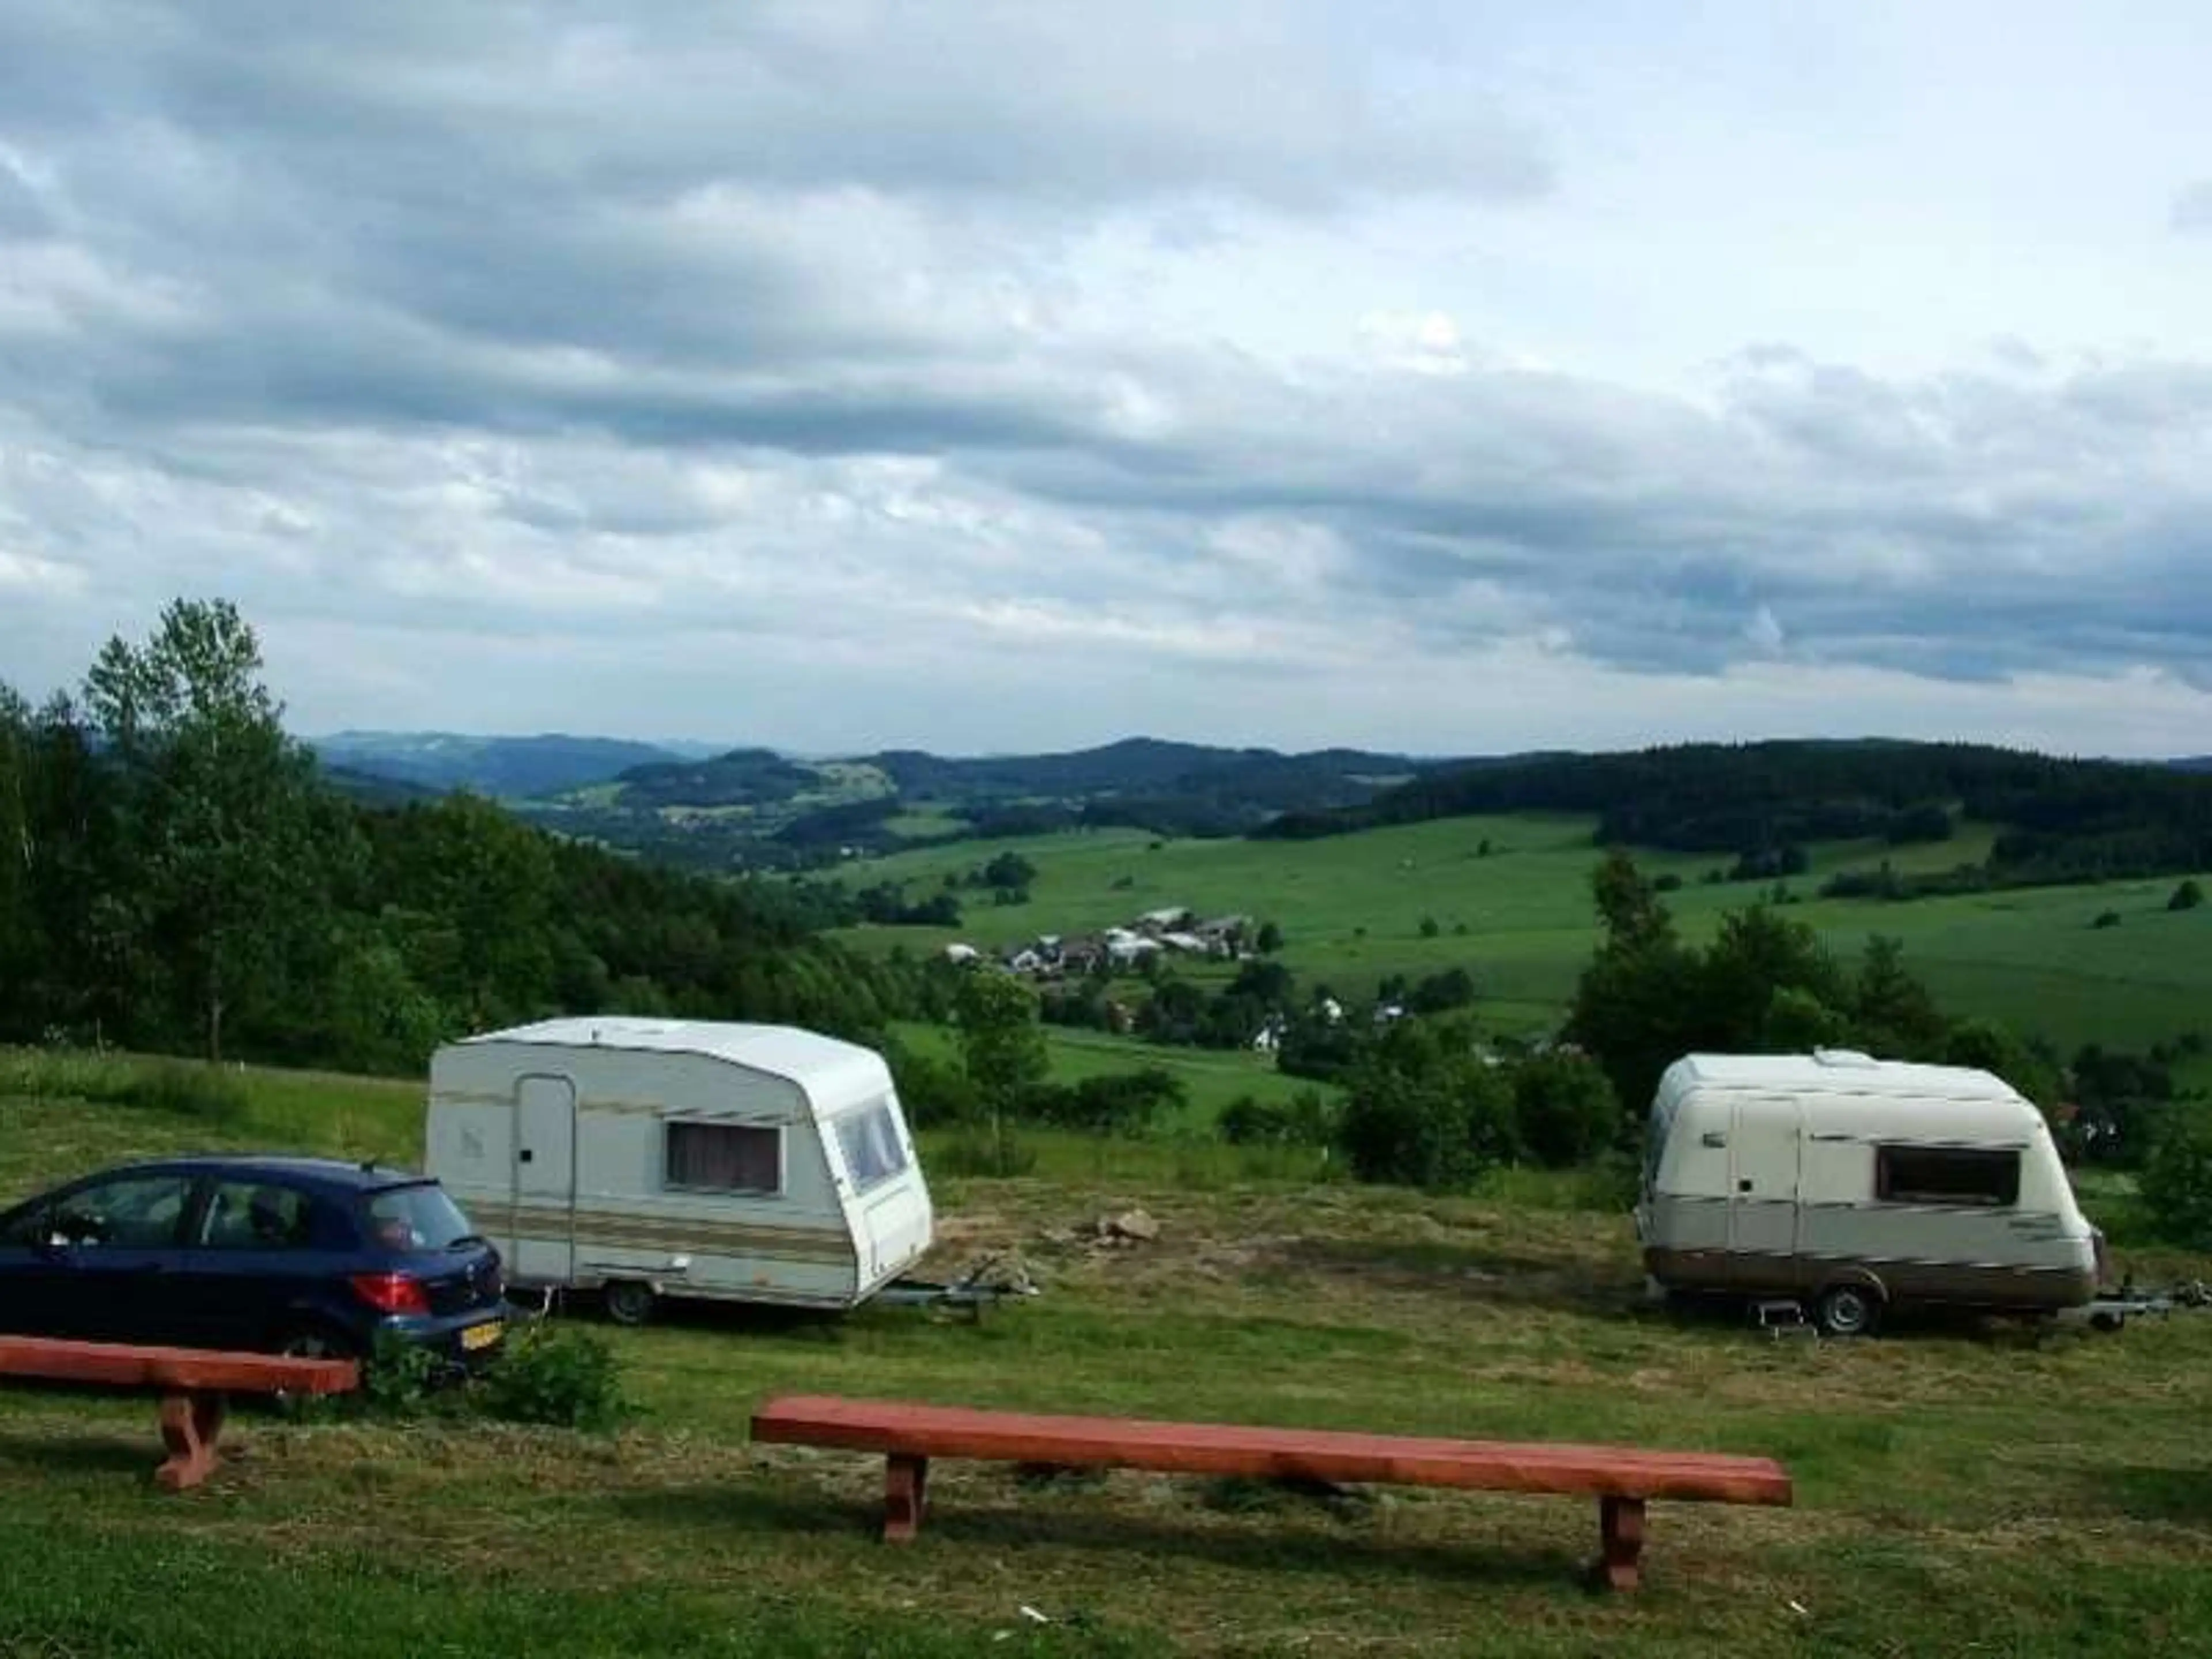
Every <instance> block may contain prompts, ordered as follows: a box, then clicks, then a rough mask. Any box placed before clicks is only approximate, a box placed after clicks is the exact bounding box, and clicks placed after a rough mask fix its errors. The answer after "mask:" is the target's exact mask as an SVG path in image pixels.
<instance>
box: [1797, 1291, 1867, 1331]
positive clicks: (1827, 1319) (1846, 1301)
mask: <svg viewBox="0 0 2212 1659" xmlns="http://www.w3.org/2000/svg"><path fill="white" fill-rule="evenodd" d="M1813 1316H1814V1319H1816V1320H1817V1321H1818V1322H1820V1334H1822V1335H1823V1336H1870V1335H1872V1334H1874V1328H1875V1326H1876V1325H1878V1324H1879V1323H1881V1294H1880V1292H1878V1291H1875V1290H1873V1289H1872V1288H1870V1287H1869V1286H1868V1285H1829V1286H1828V1288H1827V1289H1826V1290H1825V1291H1821V1292H1820V1300H1819V1301H1818V1302H1817V1303H1815V1304H1814V1312H1813Z"/></svg>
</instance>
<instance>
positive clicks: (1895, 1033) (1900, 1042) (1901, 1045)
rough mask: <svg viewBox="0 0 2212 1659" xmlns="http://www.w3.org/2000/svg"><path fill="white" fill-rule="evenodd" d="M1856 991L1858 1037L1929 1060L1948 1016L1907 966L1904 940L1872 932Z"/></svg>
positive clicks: (1871, 1046)
mask: <svg viewBox="0 0 2212 1659" xmlns="http://www.w3.org/2000/svg"><path fill="white" fill-rule="evenodd" d="M1850 1010H1851V1018H1852V1023H1853V1024H1855V1025H1856V1026H1857V1033H1858V1041H1859V1042H1860V1043H1861V1044H1862V1045H1863V1046H1864V1047H1865V1048H1867V1049H1868V1050H1869V1051H1870V1052H1872V1053H1875V1054H1887V1055H1893V1056H1895V1057H1897V1058H1899V1059H1905V1060H1924V1059H1927V1058H1928V1057H1929V1056H1930V1055H1932V1054H1935V1053H1936V1051H1937V1050H1938V1049H1939V1048H1941V1047H1942V1042H1943V1036H1944V1032H1945V1030H1946V1028H1947V1026H1948V1021H1946V1020H1945V1019H1944V1018H1943V1015H1942V1012H1941V1011H1940V1010H1939V1009H1938V1008H1937V1007H1936V999H1935V998H1934V997H1932V996H1930V995H1929V993H1928V987H1926V986H1924V985H1923V984H1922V983H1921V982H1920V981H1918V980H1917V979H1915V978H1913V976H1912V975H1911V974H1909V973H1907V972H1906V971H1905V945H1904V943H1903V941H1901V940H1899V939H1889V938H1886V937H1884V936H1883V935H1881V934H1879V933H1877V934H1875V935H1873V936H1871V937H1870V938H1869V939H1868V940H1867V942H1866V951H1865V953H1864V954H1863V956H1861V957H1860V958H1859V970H1858V974H1857V978H1855V979H1854V980H1853V981H1852V983H1851V987H1850Z"/></svg>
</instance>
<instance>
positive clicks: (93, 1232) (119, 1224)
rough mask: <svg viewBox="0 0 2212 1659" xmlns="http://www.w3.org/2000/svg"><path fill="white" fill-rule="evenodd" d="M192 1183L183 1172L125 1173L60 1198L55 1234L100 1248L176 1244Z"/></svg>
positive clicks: (66, 1240)
mask: <svg viewBox="0 0 2212 1659" xmlns="http://www.w3.org/2000/svg"><path fill="white" fill-rule="evenodd" d="M190 1190H191V1182H189V1181H188V1180H187V1179H186V1178H185V1176H125V1177H123V1178H122V1179H121V1180H118V1181H102V1182H94V1184H93V1185H92V1186H89V1187H80V1188H77V1189H76V1191H75V1192H73V1193H70V1194H66V1195H65V1196H64V1197H63V1198H61V1199H59V1200H57V1201H56V1203H55V1205H54V1207H53V1212H52V1233H51V1234H50V1235H49V1237H54V1238H58V1239H60V1240H62V1241H63V1242H64V1243H69V1244H76V1245H81V1246H87V1247H90V1248H93V1249H98V1248H100V1247H102V1246H106V1247H107V1248H109V1249H125V1250H158V1249H163V1248H164V1247H166V1246H168V1245H172V1244H174V1243H176V1242H177V1227H178V1224H179V1222H181V1221H182V1220H183V1219H184V1215H185V1197H186V1195H187V1194H188V1193H189V1192H190Z"/></svg>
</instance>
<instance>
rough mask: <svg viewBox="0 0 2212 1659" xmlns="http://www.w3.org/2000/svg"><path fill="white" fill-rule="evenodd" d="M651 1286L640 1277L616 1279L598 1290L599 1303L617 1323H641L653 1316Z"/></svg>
mask: <svg viewBox="0 0 2212 1659" xmlns="http://www.w3.org/2000/svg"><path fill="white" fill-rule="evenodd" d="M653 1301H654V1297H653V1286H652V1285H648V1284H647V1283H646V1282H645V1281H644V1280H643V1279H615V1280H614V1281H612V1282H611V1284H609V1285H607V1287H606V1288H605V1290H604V1291H600V1292H599V1305H600V1306H602V1307H604V1308H605V1310H607V1317H608V1318H610V1319H611V1320H613V1321H614V1322H615V1323H616V1324H617V1325H642V1324H644V1323H645V1322H646V1321H647V1320H648V1319H650V1318H652V1317H653Z"/></svg>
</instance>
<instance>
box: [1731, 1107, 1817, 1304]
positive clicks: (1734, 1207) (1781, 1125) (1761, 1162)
mask: <svg viewBox="0 0 2212 1659" xmlns="http://www.w3.org/2000/svg"><path fill="white" fill-rule="evenodd" d="M1803 1129H1804V1110H1803V1109H1802V1107H1801V1106H1799V1104H1798V1103H1796V1101H1794V1100H1788V1099H1778V1098H1773V1097H1767V1098H1758V1097H1754V1098H1752V1099H1748V1100H1739V1101H1737V1102H1736V1103H1735V1113H1734V1116H1733V1119H1732V1121H1730V1123H1729V1261H1730V1263H1731V1265H1732V1267H1733V1269H1734V1276H1735V1279H1737V1281H1738V1282H1739V1283H1741V1284H1742V1285H1745V1286H1747V1287H1748V1288H1751V1289H1759V1288H1762V1287H1771V1288H1774V1289H1778V1290H1786V1289H1788V1288H1789V1287H1790V1282H1791V1280H1792V1279H1793V1277H1794V1276H1795V1273H1796V1256H1797V1212H1798V1172H1799V1167H1800V1164H1799V1160H1800V1158H1801V1155H1802V1145H1803V1139H1804V1136H1803Z"/></svg>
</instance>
